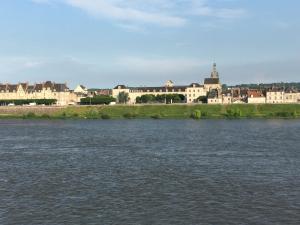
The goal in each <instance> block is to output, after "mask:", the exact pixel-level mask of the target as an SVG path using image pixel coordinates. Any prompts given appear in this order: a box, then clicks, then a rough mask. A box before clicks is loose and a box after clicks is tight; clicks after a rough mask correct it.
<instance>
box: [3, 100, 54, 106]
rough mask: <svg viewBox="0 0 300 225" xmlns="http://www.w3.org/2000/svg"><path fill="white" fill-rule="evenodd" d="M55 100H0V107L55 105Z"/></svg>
mask: <svg viewBox="0 0 300 225" xmlns="http://www.w3.org/2000/svg"><path fill="white" fill-rule="evenodd" d="M56 102H57V100H56V99H24V100H23V99H10V100H0V105H8V104H15V105H18V106H19V105H29V104H30V103H36V104H37V105H54V104H56Z"/></svg>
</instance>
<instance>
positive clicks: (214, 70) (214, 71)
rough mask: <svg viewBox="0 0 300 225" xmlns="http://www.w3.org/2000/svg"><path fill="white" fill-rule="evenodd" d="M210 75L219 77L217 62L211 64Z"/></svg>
mask: <svg viewBox="0 0 300 225" xmlns="http://www.w3.org/2000/svg"><path fill="white" fill-rule="evenodd" d="M210 77H211V78H219V73H218V71H217V64H216V63H214V64H213V70H212V72H211V75H210Z"/></svg>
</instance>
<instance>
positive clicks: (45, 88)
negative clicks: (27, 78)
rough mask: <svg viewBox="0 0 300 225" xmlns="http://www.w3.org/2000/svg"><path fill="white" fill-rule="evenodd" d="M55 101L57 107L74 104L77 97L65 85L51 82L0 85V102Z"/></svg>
mask: <svg viewBox="0 0 300 225" xmlns="http://www.w3.org/2000/svg"><path fill="white" fill-rule="evenodd" d="M30 99H55V100H56V101H57V102H56V104H57V105H61V106H64V105H70V104H76V103H77V102H78V101H80V100H79V99H78V96H77V95H76V94H75V93H74V92H72V91H70V90H69V88H68V87H67V84H58V83H53V82H51V81H47V82H44V83H38V84H33V85H30V84H28V83H19V84H0V100H30Z"/></svg>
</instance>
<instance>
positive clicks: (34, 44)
mask: <svg viewBox="0 0 300 225" xmlns="http://www.w3.org/2000/svg"><path fill="white" fill-rule="evenodd" d="M299 8H300V2H299V1H296V0H287V1H284V2H283V1H271V0H265V1H259V0H253V1H248V0H198V1H197V0H151V1H150V0H144V1H140V0H133V1H125V0H23V1H11V0H4V1H2V2H1V7H0V27H1V29H0V34H1V42H0V49H1V51H0V83H7V82H8V83H17V82H25V81H28V82H30V83H34V82H42V81H46V80H51V81H55V82H67V83H68V85H69V86H70V87H71V88H74V87H75V86H76V85H77V84H83V85H85V86H87V87H89V88H111V87H114V86H116V85H117V84H125V85H129V86H144V85H149V86H159V85H163V84H164V83H165V81H166V80H173V81H174V83H175V84H190V83H192V82H198V83H202V82H203V79H204V78H205V77H207V76H209V75H210V71H211V66H212V63H213V62H214V61H215V62H216V63H217V65H218V70H219V72H220V78H221V82H222V83H224V84H228V85H235V84H241V83H273V82H299V81H300V80H299V71H300V57H299V56H300V54H299V52H300V51H299V50H300V44H299V41H298V40H297V39H298V37H299V36H300V29H299V28H300V26H299V22H300V16H299V15H298V9H299Z"/></svg>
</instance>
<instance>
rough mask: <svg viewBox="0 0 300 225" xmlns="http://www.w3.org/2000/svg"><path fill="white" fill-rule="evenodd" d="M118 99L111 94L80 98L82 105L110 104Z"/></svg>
mask: <svg viewBox="0 0 300 225" xmlns="http://www.w3.org/2000/svg"><path fill="white" fill-rule="evenodd" d="M115 101H116V99H115V98H113V97H111V96H106V95H99V96H95V97H93V98H82V99H81V100H80V104H81V105H108V104H110V103H111V102H115Z"/></svg>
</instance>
